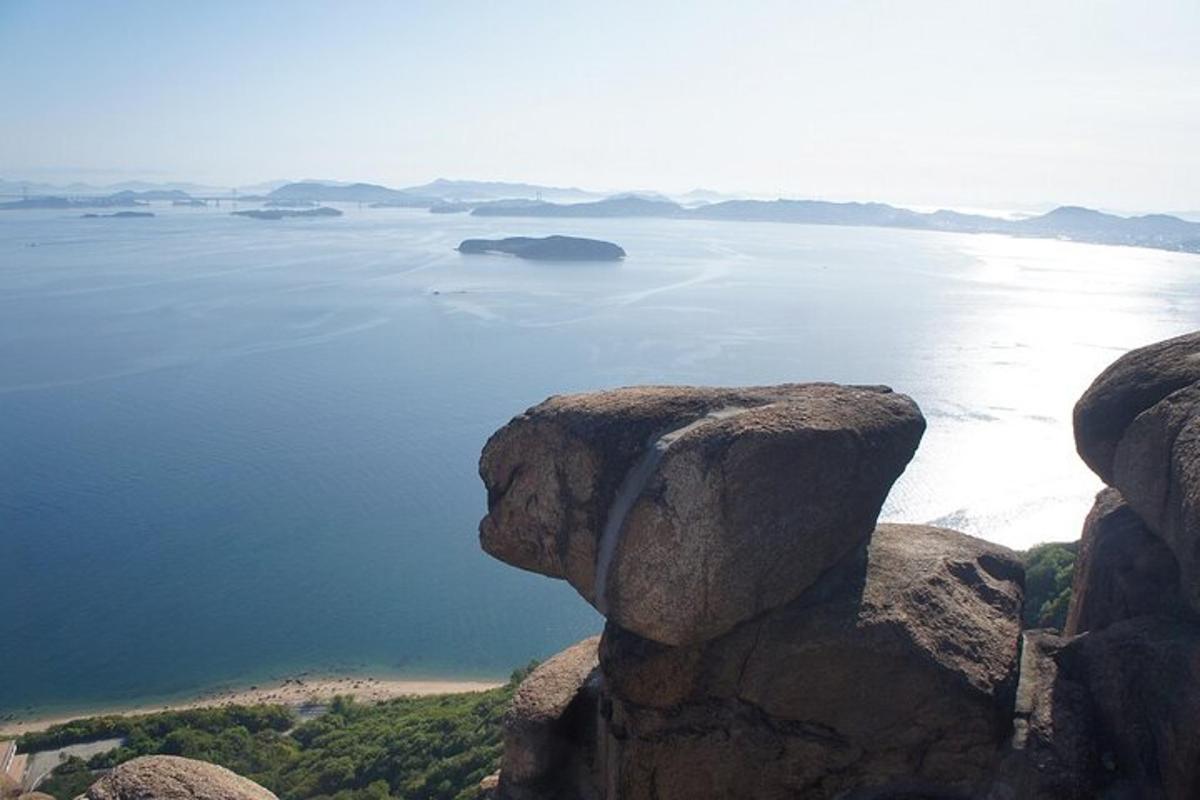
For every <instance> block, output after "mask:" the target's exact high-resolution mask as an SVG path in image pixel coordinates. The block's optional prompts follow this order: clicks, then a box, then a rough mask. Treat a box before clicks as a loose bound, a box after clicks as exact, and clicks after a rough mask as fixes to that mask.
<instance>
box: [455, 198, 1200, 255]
mask: <svg viewBox="0 0 1200 800" xmlns="http://www.w3.org/2000/svg"><path fill="white" fill-rule="evenodd" d="M471 213H472V214H473V215H475V216H480V217H606V218H611V217H657V218H663V219H698V220H718V221H729V222H790V223H795V224H805V225H848V226H873V227H882V228H909V229H914V230H926V231H946V232H951V233H1002V234H1007V235H1009V236H1022V237H1038V238H1051V239H1065V240H1069V241H1074V242H1089V243H1092V244H1117V245H1129V246H1134V247H1152V248H1156V249H1160V250H1175V251H1180V252H1187V253H1200V223H1196V222H1188V221H1187V220H1184V219H1180V218H1178V217H1172V216H1169V215H1167V214H1147V215H1145V216H1140V217H1120V216H1117V215H1116V214H1106V213H1104V212H1101V211H1095V210H1093V209H1090V208H1081V207H1078V206H1061V207H1059V208H1056V209H1054V210H1053V211H1051V212H1049V213H1048V214H1043V215H1041V216H1037V217H1029V218H1027V219H1001V218H999V217H987V216H983V215H981V214H961V213H959V212H957V211H935V212H932V213H922V212H919V211H911V210H909V209H906V208H897V207H895V206H890V205H887V204H886V203H832V202H827V201H823V200H771V201H767V200H726V201H724V202H720V203H712V204H709V205H701V206H697V207H694V208H687V207H684V206H682V205H679V204H678V203H675V202H673V201H671V200H664V199H659V198H646V197H640V196H637V195H621V196H617V197H610V198H608V199H606V200H599V201H596V202H589V203H569V204H561V203H546V202H539V201H528V200H518V201H500V202H492V203H483V204H480V205H478V206H476V207H475V209H474V210H473V211H472V212H471Z"/></svg>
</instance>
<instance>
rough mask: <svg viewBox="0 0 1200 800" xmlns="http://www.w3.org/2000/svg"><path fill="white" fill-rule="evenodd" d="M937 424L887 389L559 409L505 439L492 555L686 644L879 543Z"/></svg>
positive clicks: (823, 389) (635, 394)
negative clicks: (885, 516)
mask: <svg viewBox="0 0 1200 800" xmlns="http://www.w3.org/2000/svg"><path fill="white" fill-rule="evenodd" d="M924 427H925V421H924V419H923V417H922V416H921V413H920V411H919V410H918V409H917V407H916V405H915V404H914V403H913V402H912V400H910V399H909V398H908V397H906V396H904V395H901V394H896V393H894V392H892V391H891V390H889V389H887V388H882V387H848V386H837V385H833V384H797V385H783V386H774V387H760V388H749V389H714V388H697V387H645V388H636V389H619V390H614V391H606V392H596V393H591V394H582V395H570V396H559V397H552V398H550V399H549V400H547V401H545V402H544V403H542V404H540V405H538V406H535V407H534V408H531V409H529V410H528V411H526V412H525V413H524V414H522V415H521V416H519V417H517V418H516V419H514V420H513V421H512V422H510V423H509V424H508V425H507V426H505V427H504V428H502V429H501V430H500V431H498V432H497V433H496V434H495V435H494V436H493V437H492V438H491V439H490V440H489V441H488V443H487V446H486V447H485V448H484V451H483V456H482V458H481V460H480V474H481V476H482V477H483V481H484V483H485V485H486V486H487V491H488V514H487V516H486V517H485V518H484V519H483V521H482V523H481V524H480V540H481V543H482V545H483V548H484V550H486V551H487V552H488V553H490V554H492V555H494V556H495V557H497V558H499V559H501V560H503V561H506V562H508V563H510V564H513V565H515V566H518V567H522V568H525V569H529V570H533V571H535V572H541V573H543V574H546V575H551V576H554V577H561V578H565V579H567V580H568V581H569V582H570V583H571V584H572V586H574V587H575V588H576V589H577V590H578V591H579V593H580V594H581V595H583V597H584V598H585V599H587V600H588V602H590V603H592V605H594V606H596V608H597V609H599V610H600V611H601V612H602V613H604V614H605V615H606V616H607V617H608V618H609V620H611V621H613V622H614V623H616V624H618V625H620V626H621V627H623V628H625V629H627V630H630V631H634V632H636V633H639V634H641V635H642V636H645V637H647V638H650V639H654V640H656V641H659V642H662V643H665V644H671V645H682V644H689V643H694V642H699V641H703V640H706V639H710V638H713V637H715V636H718V635H720V634H722V633H725V632H727V631H729V630H730V629H732V628H733V627H734V626H735V625H737V624H738V623H740V622H742V621H745V620H747V619H750V618H752V617H754V616H757V615H758V614H760V613H762V612H763V611H766V610H768V609H771V608H774V607H776V606H779V605H782V604H784V603H786V602H788V601H790V600H792V599H794V598H795V597H797V596H798V595H799V594H800V593H801V592H803V591H804V590H805V589H806V588H807V587H809V586H810V585H812V584H813V583H814V582H815V581H816V580H817V578H818V577H819V576H820V575H821V574H822V573H823V572H825V571H826V570H827V569H828V568H829V567H830V566H832V565H833V564H835V563H837V562H838V561H839V560H841V559H842V558H843V557H845V556H846V555H847V554H848V553H850V552H851V551H853V550H854V549H855V548H856V547H858V546H859V545H860V544H861V543H862V542H863V541H865V540H866V538H867V537H868V536H869V535H870V533H871V530H872V529H873V527H874V525H875V521H876V519H877V517H878V515H879V510H880V508H881V506H882V504H883V501H884V499H885V497H886V496H887V493H888V490H889V489H890V488H891V485H892V483H893V482H895V480H896V478H897V477H899V475H900V473H901V472H903V470H904V467H905V465H906V464H907V463H908V461H909V459H911V458H912V455H913V453H914V452H915V450H916V447H917V443H918V442H919V441H920V438H921V434H922V433H923V431H924Z"/></svg>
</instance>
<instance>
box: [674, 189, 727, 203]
mask: <svg viewBox="0 0 1200 800" xmlns="http://www.w3.org/2000/svg"><path fill="white" fill-rule="evenodd" d="M672 197H673V198H674V199H675V200H676V201H677V202H679V203H682V204H683V205H685V206H695V205H701V204H707V203H720V202H723V201H725V200H737V199H738V197H737V195H733V194H726V193H724V192H714V191H713V190H711V189H692V190H691V191H690V192H684V193H683V194H677V195H672Z"/></svg>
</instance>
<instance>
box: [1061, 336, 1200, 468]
mask: <svg viewBox="0 0 1200 800" xmlns="http://www.w3.org/2000/svg"><path fill="white" fill-rule="evenodd" d="M1197 381H1200V331H1198V332H1196V333H1189V334H1186V335H1184V336H1179V337H1176V338H1174V339H1167V340H1166V341H1163V342H1158V343H1156V344H1152V345H1149V346H1147V347H1142V348H1139V349H1137V350H1131V351H1129V352H1128V353H1126V354H1125V355H1123V356H1121V357H1120V358H1119V359H1117V360H1116V361H1115V362H1113V364H1112V365H1111V366H1110V367H1108V369H1106V370H1104V372H1102V373H1100V376H1099V377H1097V378H1096V380H1094V381H1093V382H1092V385H1091V386H1090V387H1089V388H1088V390H1087V391H1086V392H1085V393H1084V394H1083V396H1082V397H1081V398H1079V402H1078V403H1076V404H1075V447H1076V449H1077V450H1078V451H1079V455H1080V457H1081V458H1083V460H1084V461H1085V462H1086V463H1087V465H1088V466H1089V467H1091V468H1092V470H1093V471H1094V472H1095V473H1096V474H1097V475H1099V476H1100V477H1101V478H1102V479H1103V480H1104V482H1105V483H1107V484H1109V485H1110V486H1113V485H1116V484H1115V483H1114V481H1113V459H1114V458H1115V456H1116V452H1117V445H1118V443H1120V441H1121V437H1122V436H1124V434H1125V429H1126V428H1128V427H1129V425H1130V423H1132V422H1133V420H1134V419H1135V418H1136V417H1137V416H1138V415H1139V414H1141V413H1142V412H1143V411H1145V410H1146V409H1148V408H1150V407H1151V406H1153V405H1155V404H1156V403H1158V401H1160V400H1162V399H1163V398H1164V397H1166V396H1167V395H1169V394H1171V393H1172V392H1174V391H1177V390H1178V389H1182V388H1183V387H1185V386H1188V385H1190V384H1193V383H1196V382H1197Z"/></svg>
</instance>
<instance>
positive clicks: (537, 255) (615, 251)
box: [458, 236, 625, 261]
mask: <svg viewBox="0 0 1200 800" xmlns="http://www.w3.org/2000/svg"><path fill="white" fill-rule="evenodd" d="M458 252H460V253H470V254H475V253H505V254H507V255H512V256H516V257H517V258H528V259H532V260H535V261H619V260H621V259H622V258H624V257H625V251H624V250H623V249H621V247H620V246H618V245H615V244H613V243H612V242H604V241H600V240H599V239H581V238H577V237H574V236H546V237H544V238H541V239H535V238H531V237H529V236H512V237H509V238H507V239H465V240H464V241H463V242H462V244H460V245H459V246H458Z"/></svg>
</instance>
